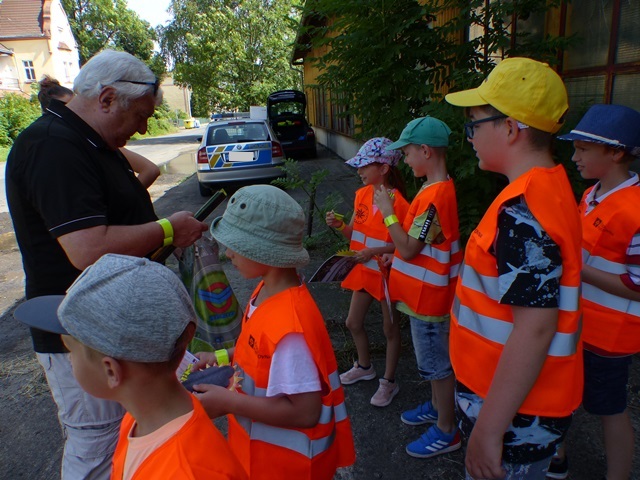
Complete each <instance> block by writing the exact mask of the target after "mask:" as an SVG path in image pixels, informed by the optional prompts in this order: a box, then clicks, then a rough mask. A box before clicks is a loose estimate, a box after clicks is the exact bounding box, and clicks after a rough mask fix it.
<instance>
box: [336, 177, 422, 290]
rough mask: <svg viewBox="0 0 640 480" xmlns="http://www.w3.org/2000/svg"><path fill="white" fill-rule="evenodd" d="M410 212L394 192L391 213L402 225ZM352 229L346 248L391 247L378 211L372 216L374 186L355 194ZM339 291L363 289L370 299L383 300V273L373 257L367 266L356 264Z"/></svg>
mask: <svg viewBox="0 0 640 480" xmlns="http://www.w3.org/2000/svg"><path fill="white" fill-rule="evenodd" d="M408 209H409V202H407V201H406V200H405V198H404V197H403V196H402V195H401V194H400V192H398V191H397V190H396V192H395V195H394V199H393V210H394V212H395V215H396V217H398V220H399V221H400V222H402V221H403V220H404V218H405V216H406V214H407V210H408ZM353 217H354V220H353V230H352V233H351V243H350V245H349V248H350V249H351V250H354V251H356V252H357V251H360V250H364V249H365V248H375V247H389V246H391V247H392V246H393V241H392V240H391V236H390V235H389V231H388V230H387V227H386V226H385V224H384V219H383V218H382V214H381V213H380V211H379V210H377V209H376V211H375V213H374V208H373V185H367V186H366V187H363V188H360V189H358V190H357V191H356V199H355V201H354V212H353ZM341 286H342V288H346V289H349V290H353V291H359V290H366V291H367V292H368V293H369V294H370V295H371V296H372V297H373V298H375V299H376V300H378V301H381V300H382V299H383V298H384V286H383V283H382V274H381V273H380V268H379V267H378V262H377V261H376V259H375V258H372V259H371V260H369V261H368V262H366V263H358V264H357V265H356V266H355V267H353V269H352V270H351V271H350V272H349V274H348V275H347V277H346V278H345V279H344V280H343V281H342V284H341Z"/></svg>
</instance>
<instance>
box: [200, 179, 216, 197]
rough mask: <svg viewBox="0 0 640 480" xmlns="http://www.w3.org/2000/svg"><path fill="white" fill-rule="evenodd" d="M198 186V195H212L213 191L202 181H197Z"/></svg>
mask: <svg viewBox="0 0 640 480" xmlns="http://www.w3.org/2000/svg"><path fill="white" fill-rule="evenodd" d="M198 188H199V189H200V195H202V196H203V197H210V196H211V195H213V191H212V190H211V189H210V188H209V187H207V186H206V185H203V184H202V183H199V182H198Z"/></svg>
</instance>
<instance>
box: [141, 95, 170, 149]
mask: <svg viewBox="0 0 640 480" xmlns="http://www.w3.org/2000/svg"><path fill="white" fill-rule="evenodd" d="M174 118H175V113H174V112H173V111H171V108H169V105H168V104H167V102H162V105H160V106H159V107H158V108H156V111H155V112H153V116H152V117H151V118H149V121H148V122H147V133H145V134H144V135H140V134H138V133H136V134H135V135H134V136H133V137H131V139H132V140H137V139H140V138H145V137H155V136H157V135H164V134H167V133H172V132H175V131H176V128H175V127H174V126H173V120H174Z"/></svg>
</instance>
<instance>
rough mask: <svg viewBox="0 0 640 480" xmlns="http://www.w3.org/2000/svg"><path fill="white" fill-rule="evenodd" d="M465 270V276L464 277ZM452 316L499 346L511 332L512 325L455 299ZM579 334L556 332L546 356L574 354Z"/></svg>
mask: <svg viewBox="0 0 640 480" xmlns="http://www.w3.org/2000/svg"><path fill="white" fill-rule="evenodd" d="M466 274H467V273H466V270H465V275H466ZM452 311H453V314H454V315H455V317H456V318H457V319H458V324H459V325H461V326H463V327H465V328H467V329H469V330H471V331H472V332H475V333H477V334H478V335H480V336H481V337H483V338H486V339H487V340H490V341H492V342H495V343H499V344H501V345H505V344H506V343H507V340H508V339H509V335H511V332H512V331H513V323H511V322H505V321H503V320H499V319H497V318H491V317H488V316H486V315H480V314H479V313H478V312H474V311H473V310H471V309H470V308H469V307H465V306H462V305H460V300H459V299H458V297H456V298H455V299H454V300H453V308H452ZM579 339H580V332H579V331H578V332H575V333H560V332H556V333H555V335H554V336H553V339H552V340H551V345H549V351H548V352H547V355H549V356H551V357H568V356H570V355H574V354H575V353H576V348H577V345H578V340H579Z"/></svg>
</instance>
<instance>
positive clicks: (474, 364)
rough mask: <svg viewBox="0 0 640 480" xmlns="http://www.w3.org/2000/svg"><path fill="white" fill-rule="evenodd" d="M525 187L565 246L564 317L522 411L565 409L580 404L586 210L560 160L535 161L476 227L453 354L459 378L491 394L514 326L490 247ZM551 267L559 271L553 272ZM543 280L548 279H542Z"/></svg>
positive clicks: (461, 284) (552, 413)
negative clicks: (503, 211)
mask: <svg viewBox="0 0 640 480" xmlns="http://www.w3.org/2000/svg"><path fill="white" fill-rule="evenodd" d="M521 195H524V197H525V200H526V202H527V205H528V207H529V209H530V210H531V212H532V213H533V215H534V217H535V218H536V219H537V220H538V222H540V224H541V225H542V228H543V229H544V230H545V231H546V232H547V234H548V235H549V236H550V237H551V239H552V240H553V241H554V242H555V243H556V244H557V245H558V247H559V248H560V253H561V256H562V267H561V269H560V267H559V271H557V274H558V275H559V276H560V296H559V300H558V303H559V307H558V325H557V328H556V334H555V336H554V338H553V340H552V342H551V345H550V346H549V351H548V352H547V357H546V359H545V361H544V364H543V366H542V369H541V371H540V373H539V375H538V378H537V380H536V382H535V384H534V385H533V387H532V388H531V390H530V391H529V394H528V395H527V397H526V398H525V400H524V402H523V403H522V405H521V406H520V408H519V409H518V412H519V413H523V414H528V415H542V416H549V417H563V416H568V415H570V414H571V413H572V412H573V411H574V410H575V409H576V408H577V407H578V405H580V402H581V399H582V387H583V365H582V345H581V342H580V323H581V322H580V315H581V309H580V270H581V266H582V262H581V259H580V241H581V235H580V217H579V214H578V209H577V208H576V203H575V199H574V197H573V192H572V191H571V186H570V184H569V180H568V179H567V175H566V172H565V171H564V168H563V167H562V166H561V165H558V166H556V167H554V168H533V169H531V170H529V171H528V172H527V173H525V174H523V175H521V176H520V177H518V178H517V179H516V180H515V181H513V182H512V183H511V184H509V185H508V186H507V187H506V188H505V189H504V190H503V191H502V192H501V193H500V195H498V197H497V198H496V199H495V200H494V202H493V203H492V204H491V206H490V207H489V209H488V210H487V212H486V213H485V215H484V217H483V218H482V220H481V221H480V224H479V225H478V227H477V228H476V229H475V230H474V232H473V234H472V235H471V238H470V239H469V242H468V243H467V248H466V250H465V261H464V266H463V268H462V272H461V275H460V280H459V281H458V285H457V288H456V296H455V299H454V302H453V308H452V311H451V334H450V344H449V346H450V356H451V363H452V365H453V370H454V372H455V375H456V378H457V379H458V380H459V381H460V382H462V383H463V384H464V385H466V386H467V387H469V388H470V389H471V390H472V391H473V392H474V393H476V394H477V395H480V396H481V397H483V398H485V397H486V395H487V393H488V392H489V388H490V387H491V382H492V380H493V376H494V373H495V370H496V367H497V365H498V362H499V360H500V356H501V355H502V351H503V349H504V345H505V344H506V342H507V340H508V339H509V335H510V334H511V331H512V329H513V311H512V308H511V306H509V305H503V304H501V303H500V302H499V289H498V268H497V264H496V258H495V257H494V256H493V255H492V254H491V247H492V245H493V243H494V240H495V238H496V234H497V230H498V214H499V212H500V208H501V207H502V205H504V204H505V202H507V201H509V200H511V199H513V198H517V197H519V196H521ZM550 275H553V273H552V274H550ZM541 281H544V279H541Z"/></svg>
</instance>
